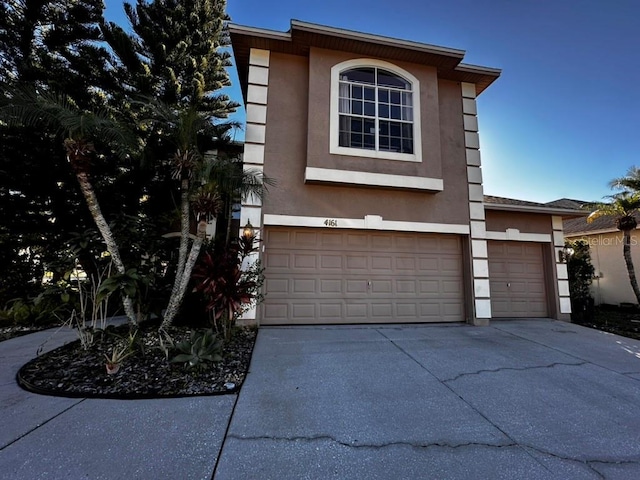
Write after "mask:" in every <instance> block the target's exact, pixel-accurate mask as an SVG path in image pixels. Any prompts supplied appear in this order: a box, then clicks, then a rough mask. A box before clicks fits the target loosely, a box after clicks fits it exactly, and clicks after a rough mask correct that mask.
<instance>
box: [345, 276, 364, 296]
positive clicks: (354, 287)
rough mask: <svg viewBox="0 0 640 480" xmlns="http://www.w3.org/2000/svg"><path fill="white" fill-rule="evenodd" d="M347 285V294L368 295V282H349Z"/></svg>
mask: <svg viewBox="0 0 640 480" xmlns="http://www.w3.org/2000/svg"><path fill="white" fill-rule="evenodd" d="M346 284H347V289H346V293H358V294H365V293H367V280H362V279H361V280H347V281H346Z"/></svg>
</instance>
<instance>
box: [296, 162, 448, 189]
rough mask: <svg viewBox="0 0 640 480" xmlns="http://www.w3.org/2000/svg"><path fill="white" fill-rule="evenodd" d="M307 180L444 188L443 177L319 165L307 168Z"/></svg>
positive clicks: (415, 187) (389, 186)
mask: <svg viewBox="0 0 640 480" xmlns="http://www.w3.org/2000/svg"><path fill="white" fill-rule="evenodd" d="M305 182H325V183H334V184H336V183H337V184H346V185H362V186H369V187H388V188H401V189H407V190H424V191H429V192H441V191H442V190H444V182H443V181H442V179H441V178H427V177H413V176H406V175H391V174H386V173H371V172H360V171H352V170H335V169H331V168H317V167H307V168H306V169H305Z"/></svg>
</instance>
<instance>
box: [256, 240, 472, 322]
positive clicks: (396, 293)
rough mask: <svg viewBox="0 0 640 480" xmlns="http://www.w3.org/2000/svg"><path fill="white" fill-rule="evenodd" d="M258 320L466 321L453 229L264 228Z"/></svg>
mask: <svg viewBox="0 0 640 480" xmlns="http://www.w3.org/2000/svg"><path fill="white" fill-rule="evenodd" d="M264 266H265V292H266V297H265V301H264V303H263V306H262V317H261V323H262V324H264V325H278V324H323V323H391V322H398V323H402V322H457V321H463V320H464V307H463V305H464V300H463V296H464V294H463V280H462V278H463V276H462V254H461V242H460V238H459V237H457V236H455V235H425V234H413V233H409V234H407V233H396V232H375V233H372V232H370V231H359V230H329V229H314V228H289V227H277V228H276V227H267V228H266V230H265V256H264Z"/></svg>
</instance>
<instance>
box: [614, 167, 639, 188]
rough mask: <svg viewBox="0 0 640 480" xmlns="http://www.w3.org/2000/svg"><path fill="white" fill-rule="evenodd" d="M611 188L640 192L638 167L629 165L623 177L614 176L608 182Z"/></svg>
mask: <svg viewBox="0 0 640 480" xmlns="http://www.w3.org/2000/svg"><path fill="white" fill-rule="evenodd" d="M609 186H610V187H611V188H615V189H617V190H628V191H632V192H640V168H638V167H635V166H634V167H631V168H629V170H627V174H626V175H625V176H624V177H620V178H614V179H613V180H611V181H610V182H609Z"/></svg>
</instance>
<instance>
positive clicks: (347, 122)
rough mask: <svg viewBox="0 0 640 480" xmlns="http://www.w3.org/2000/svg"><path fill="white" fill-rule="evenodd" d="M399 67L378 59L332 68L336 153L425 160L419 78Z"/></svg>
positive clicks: (334, 147)
mask: <svg viewBox="0 0 640 480" xmlns="http://www.w3.org/2000/svg"><path fill="white" fill-rule="evenodd" d="M355 62H357V63H356V65H353V64H354V63H355ZM340 67H341V68H340ZM394 70H400V69H398V68H397V67H394V66H393V65H391V64H387V63H386V62H381V61H375V60H362V61H353V60H352V61H349V62H344V63H342V64H340V65H336V66H335V67H334V69H332V74H333V77H334V78H333V79H332V88H333V89H334V90H335V91H333V92H332V109H331V110H332V122H331V123H332V132H331V133H332V142H331V143H332V145H331V147H332V153H342V154H346V155H358V156H371V157H377V158H388V159H397V160H409V161H420V158H419V155H416V154H417V152H419V151H420V148H419V141H420V136H419V132H420V130H419V128H416V127H417V125H419V104H418V102H417V97H418V94H419V92H418V91H417V88H418V81H417V79H416V78H415V77H413V76H412V75H410V74H408V72H405V71H401V72H396V71H394Z"/></svg>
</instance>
